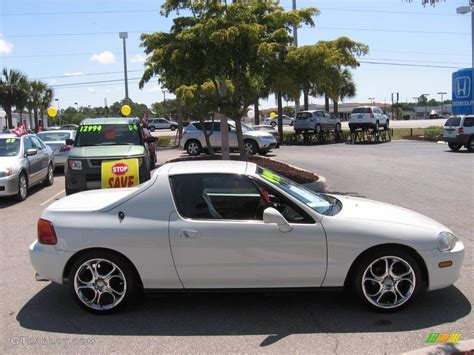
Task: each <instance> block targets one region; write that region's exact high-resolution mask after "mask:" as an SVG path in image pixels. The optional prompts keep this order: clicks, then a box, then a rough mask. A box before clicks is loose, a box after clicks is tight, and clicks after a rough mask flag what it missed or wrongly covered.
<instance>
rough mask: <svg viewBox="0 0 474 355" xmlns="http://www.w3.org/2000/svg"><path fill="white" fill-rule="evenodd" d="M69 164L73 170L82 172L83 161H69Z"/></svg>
mask: <svg viewBox="0 0 474 355" xmlns="http://www.w3.org/2000/svg"><path fill="white" fill-rule="evenodd" d="M68 164H69V168H70V169H71V170H82V161H80V160H69V161H68Z"/></svg>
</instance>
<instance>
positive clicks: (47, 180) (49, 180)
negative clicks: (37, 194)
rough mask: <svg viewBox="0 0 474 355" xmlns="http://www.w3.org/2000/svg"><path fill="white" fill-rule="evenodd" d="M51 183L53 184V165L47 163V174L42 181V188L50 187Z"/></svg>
mask: <svg viewBox="0 0 474 355" xmlns="http://www.w3.org/2000/svg"><path fill="white" fill-rule="evenodd" d="M53 183H54V169H53V163H49V166H48V174H47V175H46V178H45V179H44V180H43V185H44V186H51V185H52V184H53Z"/></svg>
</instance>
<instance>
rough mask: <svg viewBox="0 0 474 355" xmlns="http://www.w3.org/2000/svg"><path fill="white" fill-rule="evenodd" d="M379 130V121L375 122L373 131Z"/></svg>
mask: <svg viewBox="0 0 474 355" xmlns="http://www.w3.org/2000/svg"><path fill="white" fill-rule="evenodd" d="M378 130H379V121H377V122H375V126H374V131H376V132H378Z"/></svg>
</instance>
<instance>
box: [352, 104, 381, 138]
mask: <svg viewBox="0 0 474 355" xmlns="http://www.w3.org/2000/svg"><path fill="white" fill-rule="evenodd" d="M389 125H390V120H389V118H388V115H387V114H385V113H384V111H383V110H382V109H381V108H380V107H378V106H360V107H354V108H353V109H352V112H351V116H350V120H349V129H350V130H351V132H352V131H355V130H356V129H359V128H361V129H368V128H371V129H373V130H375V131H378V130H379V128H380V127H383V128H384V129H388V128H389Z"/></svg>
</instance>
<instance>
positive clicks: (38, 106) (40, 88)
mask: <svg viewBox="0 0 474 355" xmlns="http://www.w3.org/2000/svg"><path fill="white" fill-rule="evenodd" d="M48 89H49V87H48V85H47V84H46V83H45V82H43V81H41V80H33V81H31V82H30V99H29V100H30V106H31V107H32V109H33V116H34V121H35V129H36V130H37V129H38V127H39V122H38V114H39V112H40V111H41V110H42V108H43V106H44V101H45V95H46V92H47V90H48ZM51 99H52V97H51ZM50 102H51V100H50ZM48 104H49V103H48Z"/></svg>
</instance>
